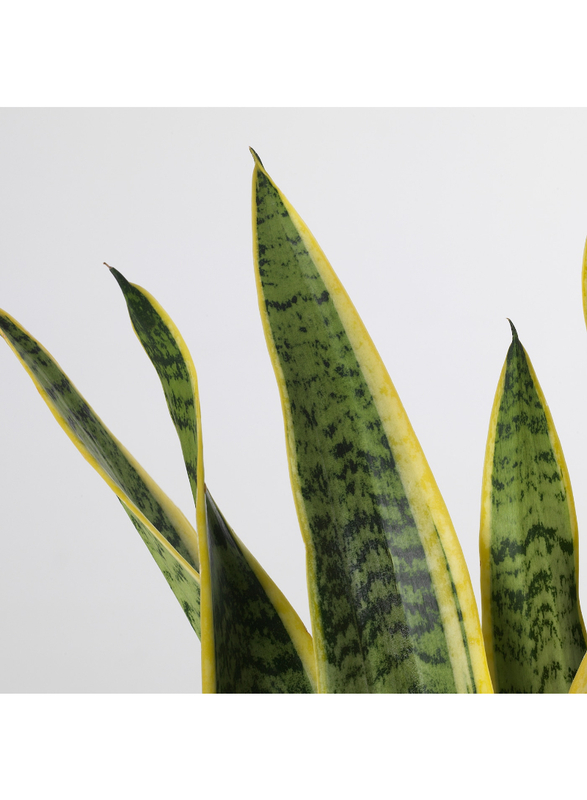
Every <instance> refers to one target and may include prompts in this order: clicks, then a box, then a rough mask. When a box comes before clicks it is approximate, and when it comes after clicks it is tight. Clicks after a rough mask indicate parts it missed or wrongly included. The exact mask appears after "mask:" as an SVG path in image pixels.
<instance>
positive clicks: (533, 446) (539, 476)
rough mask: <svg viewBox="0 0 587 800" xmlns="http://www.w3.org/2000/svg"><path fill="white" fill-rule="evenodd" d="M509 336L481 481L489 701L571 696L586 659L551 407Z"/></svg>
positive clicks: (572, 522)
mask: <svg viewBox="0 0 587 800" xmlns="http://www.w3.org/2000/svg"><path fill="white" fill-rule="evenodd" d="M510 325H511V323H510ZM511 328H512V343H511V345H510V348H509V350H508V354H507V358H506V361H505V364H504V367H503V370H502V373H501V377H500V380H499V384H498V387H497V392H496V396H495V402H494V405H493V411H492V415H491V423H490V426H489V436H488V441H487V451H486V456H485V469H484V474H483V493H482V509H481V536H480V548H481V593H482V606H483V633H484V637H485V645H486V650H487V658H488V661H489V666H490V670H491V674H492V677H493V685H494V687H495V691H496V692H516V693H519V692H568V691H569V688H570V686H571V683H572V681H573V678H574V676H575V673H576V671H577V669H578V667H579V664H580V663H581V659H582V658H583V655H584V654H585V651H586V649H587V645H586V639H585V628H584V625H583V619H582V616H581V610H580V607H579V597H578V593H577V592H578V589H577V575H578V533H577V519H576V515H575V505H574V502H573V494H572V491H571V483H570V480H569V475H568V472H567V467H566V464H565V460H564V456H563V452H562V449H561V445H560V442H559V439H558V436H557V433H556V430H555V428H554V423H553V421H552V417H551V415H550V411H549V409H548V405H547V403H546V400H545V398H544V395H543V393H542V390H541V388H540V385H539V383H538V379H537V378H536V374H535V372H534V369H533V367H532V364H531V363H530V359H529V358H528V355H527V353H526V351H525V350H524V348H523V347H522V344H521V343H520V340H519V339H518V335H517V333H516V329H515V328H514V326H513V325H511Z"/></svg>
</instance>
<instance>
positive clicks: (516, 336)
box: [506, 317, 518, 339]
mask: <svg viewBox="0 0 587 800" xmlns="http://www.w3.org/2000/svg"><path fill="white" fill-rule="evenodd" d="M506 319H507V321H508V322H509V323H510V328H511V329H512V339H517V338H518V332H517V330H516V329H515V327H514V323H513V322H512V321H511V319H510V318H509V317H506Z"/></svg>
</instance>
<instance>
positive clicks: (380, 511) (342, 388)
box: [253, 153, 491, 692]
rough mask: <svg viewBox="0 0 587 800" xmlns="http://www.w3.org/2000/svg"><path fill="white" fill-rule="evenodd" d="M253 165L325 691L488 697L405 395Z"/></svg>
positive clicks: (260, 276)
mask: <svg viewBox="0 0 587 800" xmlns="http://www.w3.org/2000/svg"><path fill="white" fill-rule="evenodd" d="M253 155H254V157H255V160H256V165H255V170H254V175H253V235H254V253H255V259H256V264H257V286H258V293H259V305H260V310H261V316H262V320H263V325H264V330H265V335H266V339H267V344H268V348H269V352H270V355H271V359H272V362H273V366H274V369H275V373H276V377H277V382H278V386H279V390H280V394H281V400H282V406H283V412H284V418H285V428H286V441H287V449H288V458H289V468H290V477H291V482H292V487H293V492H294V498H295V502H296V506H297V511H298V517H299V520H300V526H301V529H302V535H303V537H304V542H305V545H306V558H307V571H308V586H309V593H310V611H311V616H312V629H313V638H314V647H315V650H316V658H317V664H318V687H319V691H322V692H490V691H491V681H490V678H489V673H488V669H487V663H486V659H485V654H484V651H483V644H482V635H481V628H480V624H479V618H478V613H477V607H476V603H475V598H474V595H473V591H472V587H471V583H470V580H469V575H468V571H467V568H466V565H465V562H464V559H463V556H462V552H461V549H460V545H459V543H458V540H457V538H456V535H455V532H454V529H453V526H452V523H451V521H450V518H449V516H448V512H447V510H446V507H445V505H444V502H443V500H442V497H441V496H440V493H439V491H438V488H437V486H436V483H435V481H434V478H433V476H432V473H431V471H430V469H429V467H428V465H427V463H426V460H425V458H424V455H423V453H422V450H421V448H420V445H419V443H418V440H417V438H416V436H415V434H414V432H413V430H412V427H411V425H410V423H409V420H408V418H407V416H406V414H405V411H404V409H403V407H402V405H401V402H400V400H399V397H398V395H397V392H396V391H395V388H394V386H393V384H392V382H391V380H390V378H389V375H388V374H387V371H386V370H385V367H384V365H383V363H382V362H381V359H380V357H379V355H378V353H377V351H376V349H375V347H374V345H373V343H372V341H371V339H370V337H369V335H368V333H367V331H366V329H365V327H364V325H363V323H362V322H361V320H360V318H359V316H358V314H357V312H356V311H355V309H354V307H353V306H352V303H351V301H350V299H349V298H348V295H347V294H346V292H345V290H344V289H343V287H342V285H341V284H340V282H339V280H338V278H337V277H336V275H335V274H334V272H333V270H332V268H331V266H330V265H329V263H328V261H327V260H326V258H325V256H324V254H323V252H322V251H321V250H320V248H319V246H318V244H317V242H316V240H315V239H314V237H313V236H312V234H311V233H310V231H309V230H308V228H307V227H306V225H305V224H304V222H303V221H302V220H301V219H300V217H299V216H298V214H297V213H296V211H295V210H294V209H293V208H292V206H291V205H290V204H289V202H288V201H287V200H286V198H285V197H284V196H283V195H282V194H281V192H280V191H279V189H278V188H277V187H276V186H275V185H274V183H273V182H272V180H271V179H270V178H269V176H268V174H267V172H266V171H265V169H264V168H263V166H262V164H261V162H260V160H259V159H258V157H257V156H256V154H255V153H253ZM374 291H376V288H375V287H374Z"/></svg>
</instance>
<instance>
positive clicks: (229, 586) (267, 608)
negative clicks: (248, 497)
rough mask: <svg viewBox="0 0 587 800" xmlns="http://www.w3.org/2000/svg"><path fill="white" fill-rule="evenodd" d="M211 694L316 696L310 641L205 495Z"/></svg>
mask: <svg viewBox="0 0 587 800" xmlns="http://www.w3.org/2000/svg"><path fill="white" fill-rule="evenodd" d="M206 514H207V521H208V552H209V558H210V571H211V584H212V604H213V613H212V617H213V624H214V636H213V641H214V658H215V677H216V681H215V684H216V685H215V691H217V692H232V693H234V692H239V693H241V692H247V693H251V692H254V693H260V692H279V693H292V692H295V693H308V692H313V691H315V677H314V672H315V667H314V653H313V649H312V640H311V638H310V636H309V634H308V633H307V631H306V630H305V628H304V627H303V626H302V625H301V623H300V622H299V619H298V617H297V614H296V613H295V612H294V611H293V609H292V607H291V606H290V604H289V603H288V602H287V600H286V599H285V597H284V596H283V595H282V593H281V592H280V591H279V589H278V588H277V587H276V586H275V584H274V583H273V581H271V579H270V578H269V576H268V575H267V574H266V573H265V572H264V570H263V569H262V568H261V567H260V565H259V564H258V563H257V561H256V560H255V559H254V558H253V556H252V555H251V554H250V553H249V552H248V550H247V549H246V548H245V546H244V545H243V544H242V542H240V541H239V540H238V539H237V537H236V536H235V534H234V532H233V531H232V530H231V528H230V527H229V525H228V524H227V522H226V520H225V519H224V517H223V516H222V514H221V513H220V511H219V510H218V507H217V506H216V504H215V503H214V500H213V499H212V497H211V495H210V493H209V492H208V491H206Z"/></svg>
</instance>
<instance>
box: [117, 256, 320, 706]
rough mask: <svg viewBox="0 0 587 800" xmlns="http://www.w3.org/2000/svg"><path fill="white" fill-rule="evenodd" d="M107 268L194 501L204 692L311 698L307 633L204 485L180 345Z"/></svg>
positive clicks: (141, 294)
mask: <svg viewBox="0 0 587 800" xmlns="http://www.w3.org/2000/svg"><path fill="white" fill-rule="evenodd" d="M111 270H112V273H113V274H114V277H115V278H116V280H117V281H118V284H119V286H120V288H121V289H122V292H123V295H124V298H125V300H126V303H127V307H128V311H129V315H130V317H131V321H132V324H133V328H134V330H135V332H136V334H137V336H138V338H139V340H140V342H141V344H142V345H143V347H144V349H145V351H146V353H147V355H148V356H149V358H150V360H151V362H152V363H153V365H154V367H155V369H156V370H157V374H158V375H159V379H160V381H161V385H162V387H163V391H164V393H165V397H166V400H167V405H168V407H169V411H170V414H171V417H172V419H173V422H174V425H175V428H176V431H177V434H178V436H179V439H180V442H181V447H182V451H183V454H184V459H185V463H186V469H187V472H188V476H189V478H190V483H191V486H192V492H193V496H194V501H195V502H196V516H197V524H198V532H199V542H200V560H201V576H202V637H201V638H202V674H203V687H204V691H208V692H312V691H314V686H315V677H314V673H315V665H314V654H313V649H312V641H311V638H310V636H309V634H308V632H307V631H306V629H305V627H304V625H303V623H302V622H301V620H300V619H299V617H298V615H297V614H296V612H295V611H294V609H293V608H292V606H291V605H290V604H289V602H288V601H287V600H286V598H285V597H284V596H283V595H282V593H281V592H280V591H279V589H278V588H277V587H276V586H275V584H274V583H273V581H271V579H270V578H269V576H268V575H267V574H266V573H265V572H264V570H263V569H262V568H261V567H260V566H259V564H258V563H257V561H256V560H255V559H254V558H253V556H252V555H251V554H250V553H249V552H248V550H247V549H246V548H245V547H244V545H243V544H242V542H240V541H239V539H238V538H237V537H236V535H235V534H234V532H233V531H232V529H231V528H230V526H229V525H228V524H227V523H226V521H225V519H224V517H223V516H222V514H221V513H220V511H219V510H218V508H217V506H216V504H215V503H214V501H213V500H212V497H211V495H210V493H209V492H208V491H207V489H205V487H204V469H203V458H202V433H201V427H200V424H201V423H200V410H199V398H198V389H197V378H196V371H195V367H194V365H193V362H192V358H191V356H190V353H189V351H188V349H187V346H186V345H185V342H184V340H183V338H182V337H181V335H180V333H179V331H178V330H177V328H176V326H175V325H174V324H173V322H172V320H171V319H170V317H169V315H168V314H167V313H166V312H165V311H164V309H163V308H162V307H161V306H160V305H159V303H158V302H157V301H156V300H155V298H154V297H152V296H151V295H150V294H149V293H148V292H147V291H145V290H144V289H142V288H141V287H140V286H137V285H135V284H131V283H129V282H128V281H127V280H126V278H124V276H123V275H121V273H120V272H118V271H117V270H115V269H113V268H111ZM204 493H205V498H204Z"/></svg>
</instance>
